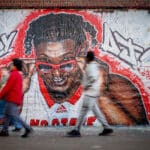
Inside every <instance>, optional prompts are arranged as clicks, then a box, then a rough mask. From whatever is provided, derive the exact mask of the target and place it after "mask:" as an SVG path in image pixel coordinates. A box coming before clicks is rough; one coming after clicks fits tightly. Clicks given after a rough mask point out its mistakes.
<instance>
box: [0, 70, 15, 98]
mask: <svg viewBox="0 0 150 150" xmlns="http://www.w3.org/2000/svg"><path fill="white" fill-rule="evenodd" d="M15 78H16V77H15V75H14V74H13V73H11V74H10V76H9V78H8V80H7V82H6V84H5V86H4V87H3V88H2V90H1V92H0V99H1V98H3V97H5V95H7V93H8V92H9V91H10V90H11V88H12V87H13V85H14V82H15Z"/></svg>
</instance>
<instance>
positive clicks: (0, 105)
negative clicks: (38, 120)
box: [0, 100, 22, 129]
mask: <svg viewBox="0 0 150 150" xmlns="http://www.w3.org/2000/svg"><path fill="white" fill-rule="evenodd" d="M5 107H6V101H5V100H0V119H3V118H4V117H5ZM10 122H11V123H13V125H14V126H15V128H19V129H21V128H22V125H21V124H20V123H19V122H17V121H16V120H15V119H14V118H13V117H11V121H10Z"/></svg>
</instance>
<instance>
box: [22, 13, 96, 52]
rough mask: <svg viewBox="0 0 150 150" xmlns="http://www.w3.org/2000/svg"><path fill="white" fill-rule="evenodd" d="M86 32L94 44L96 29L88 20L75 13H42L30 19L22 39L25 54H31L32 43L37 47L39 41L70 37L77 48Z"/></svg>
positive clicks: (84, 38)
mask: <svg viewBox="0 0 150 150" xmlns="http://www.w3.org/2000/svg"><path fill="white" fill-rule="evenodd" d="M86 32H88V33H89V34H90V36H91V40H92V44H94V45H95V44H96V43H97V40H96V30H95V28H94V26H92V25H91V24H90V23H89V22H84V20H83V18H82V16H79V15H75V14H65V13H59V14H53V13H50V14H48V15H44V16H41V17H39V18H38V19H36V20H34V21H32V22H31V23H30V25H29V29H28V30H27V34H26V38H25V41H24V45H25V54H27V55H29V54H31V49H32V43H34V46H35V47H37V46H38V45H39V44H40V42H47V41H52V42H55V41H60V40H64V39H72V40H74V41H75V42H76V46H77V47H76V48H78V47H79V46H80V45H81V44H82V43H83V42H84V41H86Z"/></svg>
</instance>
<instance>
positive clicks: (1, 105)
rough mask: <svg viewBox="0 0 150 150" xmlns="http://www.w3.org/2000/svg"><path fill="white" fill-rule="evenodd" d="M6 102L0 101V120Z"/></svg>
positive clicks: (2, 116)
mask: <svg viewBox="0 0 150 150" xmlns="http://www.w3.org/2000/svg"><path fill="white" fill-rule="evenodd" d="M5 106H6V101H5V100H0V119H2V118H4V113H5Z"/></svg>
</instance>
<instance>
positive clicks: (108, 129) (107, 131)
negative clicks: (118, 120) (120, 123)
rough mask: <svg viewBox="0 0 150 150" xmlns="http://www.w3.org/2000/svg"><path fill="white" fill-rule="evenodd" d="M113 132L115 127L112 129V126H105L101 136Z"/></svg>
mask: <svg viewBox="0 0 150 150" xmlns="http://www.w3.org/2000/svg"><path fill="white" fill-rule="evenodd" d="M111 133H113V129H111V128H104V130H103V132H101V133H99V136H102V135H108V134H111Z"/></svg>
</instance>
